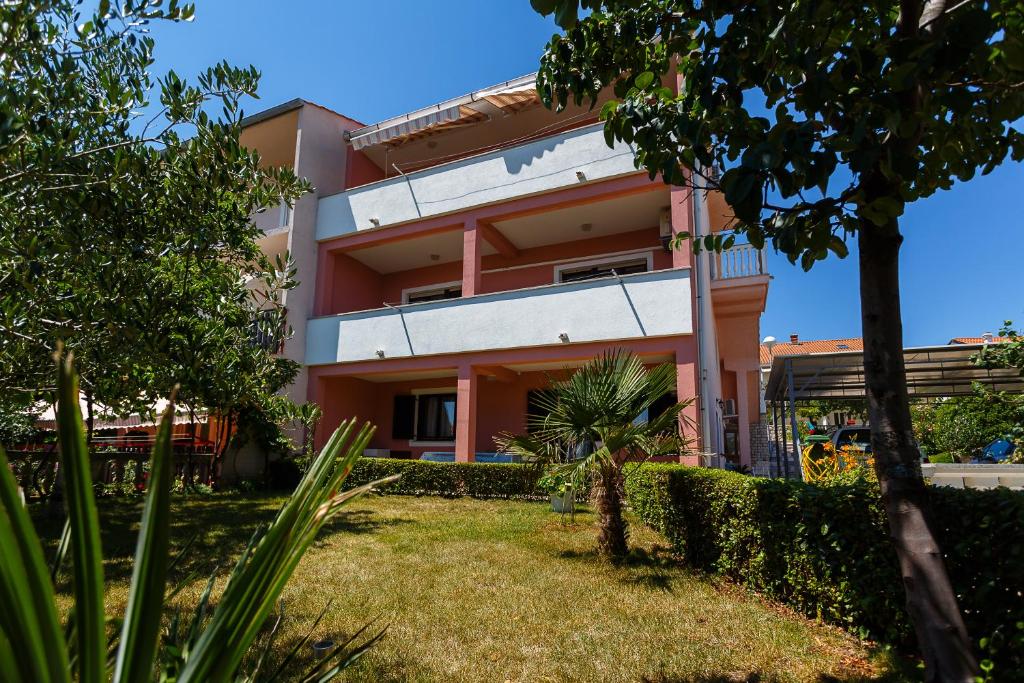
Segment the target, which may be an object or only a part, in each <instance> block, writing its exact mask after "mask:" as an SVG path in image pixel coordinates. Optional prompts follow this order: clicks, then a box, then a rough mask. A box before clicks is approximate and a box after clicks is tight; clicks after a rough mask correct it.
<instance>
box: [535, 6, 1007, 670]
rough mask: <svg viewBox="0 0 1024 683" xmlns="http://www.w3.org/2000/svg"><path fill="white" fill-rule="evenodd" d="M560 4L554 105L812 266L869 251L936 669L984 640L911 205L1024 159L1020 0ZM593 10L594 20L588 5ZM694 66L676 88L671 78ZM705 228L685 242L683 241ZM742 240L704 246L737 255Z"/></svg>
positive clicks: (910, 534)
mask: <svg viewBox="0 0 1024 683" xmlns="http://www.w3.org/2000/svg"><path fill="white" fill-rule="evenodd" d="M532 4H533V6H534V8H535V9H536V10H538V11H539V12H541V13H542V14H545V15H547V14H552V13H553V14H554V15H555V19H556V21H557V22H558V24H559V25H560V26H561V27H562V28H563V29H565V34H564V35H556V36H554V37H553V38H552V39H551V42H550V43H549V44H548V46H547V50H546V53H545V54H544V56H543V58H542V60H541V64H540V70H539V73H538V79H537V86H538V91H539V93H540V95H541V97H542V99H543V101H544V102H545V103H546V104H547V105H549V106H552V107H562V106H564V105H566V103H567V102H569V101H570V100H573V101H575V102H577V103H583V102H586V101H588V100H589V101H590V102H591V103H592V105H593V104H594V103H595V102H596V98H597V96H598V94H599V93H600V92H602V91H604V90H605V89H606V88H613V89H614V93H615V96H616V99H614V100H612V101H610V102H608V103H607V104H606V105H604V107H603V109H602V111H601V116H602V118H603V120H604V122H605V133H606V138H607V140H608V141H609V143H611V142H612V141H613V140H624V141H626V142H628V143H630V144H632V145H633V146H634V148H635V149H636V150H637V163H638V165H639V166H642V167H643V168H645V169H646V170H648V171H649V172H650V174H651V175H652V177H654V176H657V175H660V176H661V177H662V178H663V179H664V181H665V182H667V183H670V184H673V185H678V186H685V187H690V188H693V189H694V191H720V192H722V193H723V194H724V197H725V200H726V202H727V203H728V205H729V206H730V207H731V209H732V212H733V214H734V220H733V224H732V228H733V230H734V231H735V233H737V234H740V235H745V236H746V237H747V239H749V241H750V242H751V243H752V244H753V245H755V246H757V247H761V246H763V245H765V244H771V245H772V246H773V247H774V248H775V249H776V250H778V251H780V252H782V253H784V254H786V255H787V256H788V257H789V259H790V260H791V261H793V262H799V263H800V264H801V265H802V266H803V268H805V269H809V268H810V267H812V266H813V265H814V263H815V262H817V261H820V260H822V259H825V258H827V257H828V256H829V254H834V255H836V256H838V257H845V256H846V255H847V243H848V241H850V240H856V241H857V244H858V247H859V266H860V293H861V319H862V326H863V337H864V366H865V380H866V398H867V407H868V416H869V418H870V421H871V431H872V446H873V449H874V453H875V467H876V470H877V473H878V479H879V483H880V485H881V490H882V496H883V499H884V503H885V509H886V512H887V515H888V519H889V526H890V531H891V535H892V538H893V541H894V544H895V548H896V553H897V555H898V558H899V564H900V568H901V572H902V575H903V582H904V588H905V590H906V595H907V606H908V610H909V613H910V616H911V619H912V621H913V623H914V626H915V629H916V633H917V636H918V641H919V643H920V647H921V651H922V654H923V657H924V661H925V664H926V667H927V671H928V676H929V678H930V679H931V680H943V681H968V680H972V679H973V676H974V674H975V673H976V672H977V664H976V661H975V657H974V654H973V652H972V647H971V642H970V639H969V637H968V634H967V633H966V629H965V628H964V624H963V619H962V617H961V615H960V611H959V608H958V605H957V601H956V596H955V594H954V592H953V589H952V588H951V586H950V582H949V578H948V575H947V572H946V568H945V566H944V564H943V560H942V554H941V552H940V549H939V547H938V544H937V543H936V540H935V536H934V534H933V533H932V529H931V527H930V525H929V508H928V495H927V489H926V487H925V484H924V481H923V479H922V477H921V470H920V466H919V461H918V452H917V449H916V447H915V445H914V438H913V429H912V425H911V418H910V410H909V406H908V396H907V389H906V381H905V380H906V370H905V366H904V361H903V353H902V350H903V331H902V322H901V316H900V297H899V254H900V248H901V246H902V244H903V241H904V237H903V235H902V234H901V232H900V216H901V215H902V214H903V212H904V209H905V207H906V206H907V204H909V203H912V202H915V201H919V200H921V199H924V198H927V197H929V196H930V195H932V194H934V193H935V192H936V191H938V190H941V189H948V188H950V187H952V186H953V185H954V184H955V183H956V182H958V181H960V182H962V181H967V180H970V179H971V178H973V177H974V176H975V175H976V174H978V173H979V172H980V173H988V172H990V171H992V170H993V169H994V168H995V167H996V166H998V165H999V164H1000V163H1002V162H1003V161H1004V160H1005V159H1006V158H1007V157H1010V158H1012V159H1014V160H1017V161H1019V160H1021V159H1022V158H1024V138H1022V135H1021V132H1020V130H1019V129H1018V128H1017V127H1015V126H1016V124H1015V122H1016V121H1018V120H1019V119H1020V117H1021V116H1022V115H1024V6H1022V5H1021V4H1020V2H1019V1H1018V0H979V1H977V2H958V1H956V0H900V1H897V0H892V1H889V2H878V1H876V0H858V1H853V0H849V1H840V0H824V1H816V2H806V1H797V2H773V1H772V0H750V1H748V2H693V1H691V0H532ZM581 8H582V9H583V10H587V12H585V13H584V16H583V17H582V18H580V9H581ZM675 77H678V79H679V83H680V87H678V88H677V87H673V86H675V85H676V83H675V82H674V80H673V79H674V78H675ZM684 237H689V236H684ZM730 239H733V238H730V237H726V238H723V236H721V235H717V236H712V237H707V238H706V239H704V240H702V244H700V245H697V246H698V247H703V248H721V247H722V246H723V244H727V243H729V242H727V241H728V240H730Z"/></svg>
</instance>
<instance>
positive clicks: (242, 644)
mask: <svg viewBox="0 0 1024 683" xmlns="http://www.w3.org/2000/svg"><path fill="white" fill-rule="evenodd" d="M373 432H374V428H373V427H372V426H371V425H369V424H365V425H363V426H362V427H361V428H359V429H357V428H356V421H355V420H354V419H352V420H349V421H347V422H344V423H342V425H341V426H340V427H339V428H338V430H337V431H336V432H335V433H334V434H333V435H332V436H331V438H330V440H329V441H328V443H327V445H326V446H324V449H323V450H322V451H321V452H320V454H319V455H318V456H317V458H316V459H315V460H314V461H313V463H312V465H311V466H310V468H309V471H307V472H306V475H305V476H304V477H303V479H302V481H301V482H300V483H299V486H298V487H297V488H296V489H295V492H294V493H293V494H292V496H291V498H289V500H288V501H287V502H286V503H285V504H284V506H282V508H281V510H280V512H279V513H278V515H277V517H276V519H275V520H274V522H273V523H272V524H271V525H270V527H269V528H268V529H267V530H266V532H265V533H264V534H263V535H262V537H261V538H260V539H259V541H258V543H256V544H255V546H253V547H251V548H250V549H249V550H248V551H247V552H246V553H244V554H243V557H242V560H241V561H240V562H239V564H238V566H237V567H236V569H235V571H234V572H233V573H232V575H231V577H230V578H229V579H228V584H227V586H226V587H225V589H224V593H223V595H222V596H221V599H220V602H219V603H218V605H217V608H216V609H215V610H214V612H213V616H212V617H211V619H210V622H209V624H208V625H207V626H206V628H204V629H203V632H202V634H201V635H200V636H199V637H198V639H197V640H196V641H195V643H194V644H190V646H189V647H188V652H187V655H186V658H185V659H186V661H185V665H184V667H183V668H182V670H181V673H180V674H179V675H178V679H177V680H178V682H179V683H191V682H193V681H195V682H199V681H202V682H204V683H205V682H207V681H210V682H214V683H215V682H218V681H225V682H226V681H230V680H232V679H233V678H234V676H235V673H236V671H237V670H238V667H239V665H240V664H241V661H242V658H243V657H244V656H245V653H246V652H247V651H248V649H249V646H250V645H251V644H252V642H253V640H255V638H256V636H257V634H258V633H259V630H260V629H261V628H262V627H263V625H264V623H265V622H266V621H267V618H268V617H269V616H270V613H271V610H272V609H273V606H274V604H275V603H276V602H277V599H278V597H279V596H280V594H281V591H282V590H283V589H284V586H285V584H286V583H287V581H288V579H289V577H290V576H291V574H292V572H293V571H294V570H295V567H296V565H297V564H298V563H299V560H301V559H302V556H303V554H304V553H305V552H306V550H307V549H308V548H309V546H310V545H311V544H312V542H313V539H314V538H315V537H316V535H317V533H318V532H319V531H320V529H321V528H322V527H323V525H324V524H326V523H327V522H328V521H330V520H331V519H332V518H333V517H334V516H335V515H337V513H338V512H339V511H340V508H341V506H342V505H343V504H344V503H345V502H347V501H349V500H351V499H352V498H354V497H356V496H358V495H361V494H362V493H364V492H366V491H368V490H369V489H370V488H371V487H373V486H380V485H382V484H386V483H389V482H391V481H393V480H394V479H396V477H392V478H389V479H386V480H381V481H379V482H374V483H373V484H370V485H367V486H362V487H359V488H357V489H352V490H351V491H345V492H341V490H340V489H341V482H342V481H343V480H344V479H345V477H347V476H348V474H349V472H351V470H352V467H353V466H354V465H355V462H356V460H357V459H358V458H359V456H360V455H362V452H363V449H365V447H366V444H367V443H369V441H370V438H371V437H372V436H373Z"/></svg>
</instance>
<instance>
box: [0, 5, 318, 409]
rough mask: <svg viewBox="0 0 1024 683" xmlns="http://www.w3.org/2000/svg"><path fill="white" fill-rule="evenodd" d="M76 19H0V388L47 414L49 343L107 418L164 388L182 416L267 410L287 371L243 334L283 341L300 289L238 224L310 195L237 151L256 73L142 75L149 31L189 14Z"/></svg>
mask: <svg viewBox="0 0 1024 683" xmlns="http://www.w3.org/2000/svg"><path fill="white" fill-rule="evenodd" d="M81 7H82V6H81V5H80V3H76V2H73V1H72V0H32V1H30V2H21V3H6V4H4V5H3V6H0V74H2V78H0V383H2V384H3V385H4V387H5V388H7V389H8V390H13V391H14V392H17V393H18V394H19V396H20V397H21V398H20V399H19V400H20V403H21V406H22V407H26V406H30V405H31V404H32V403H33V402H34V401H35V400H36V399H38V398H43V399H44V400H46V401H50V400H51V399H52V393H51V392H52V389H53V386H52V382H51V381H50V377H51V374H50V372H49V368H48V367H47V365H46V363H45V362H44V361H45V359H46V358H48V357H49V355H50V354H49V352H50V351H52V350H53V348H54V345H55V344H56V342H57V341H58V340H62V341H63V343H64V345H65V347H66V348H67V349H68V350H70V351H73V352H74V353H75V355H76V358H77V359H78V367H79V369H80V372H81V378H82V385H83V389H84V391H85V393H86V395H87V396H89V397H90V398H91V399H93V400H95V401H97V402H99V403H102V404H103V405H105V406H107V407H109V408H111V409H112V410H113V411H115V412H117V413H120V414H124V413H128V412H134V411H137V410H140V409H142V408H145V407H148V406H151V405H152V404H153V402H154V401H155V400H156V399H157V398H160V397H164V396H166V395H168V394H169V393H170V389H171V387H173V386H174V385H175V384H180V385H181V390H180V394H179V398H180V400H181V402H182V403H183V404H185V405H188V406H190V407H192V408H206V409H210V410H217V409H223V408H225V407H234V406H238V405H243V406H244V405H253V404H255V403H259V402H261V401H264V400H265V399H266V397H268V396H270V395H272V394H273V392H275V391H277V390H278V389H279V388H280V387H281V386H283V385H285V384H287V383H288V382H289V381H290V380H291V378H292V376H294V373H295V371H296V369H297V368H296V367H295V365H294V364H293V363H291V362H290V361H287V360H284V359H282V358H278V357H275V356H273V355H272V354H271V353H268V350H267V349H265V348H260V347H259V346H257V345H254V344H253V343H252V341H251V339H252V333H253V331H254V329H256V328H257V327H259V326H264V327H267V328H270V329H273V330H275V331H278V332H281V331H283V330H282V329H281V328H282V327H283V320H284V308H283V304H282V302H281V292H282V291H283V290H285V289H287V288H289V287H291V286H294V279H295V275H296V273H295V272H294V269H292V268H291V266H290V265H289V264H288V263H287V262H286V261H281V262H278V263H271V262H270V261H268V260H267V258H266V257H265V256H264V255H263V254H262V252H261V251H260V249H259V246H258V245H257V238H258V237H259V236H260V233H259V231H258V229H257V228H255V227H254V226H253V225H252V221H251V215H252V214H253V212H255V211H257V210H260V209H261V208H263V207H267V206H272V205H276V204H277V203H278V202H279V201H281V200H282V199H284V200H286V201H291V200H292V199H294V198H296V197H297V196H299V195H300V194H301V193H302V192H303V191H305V190H306V189H307V187H308V186H307V184H306V183H305V182H304V181H301V180H299V179H298V178H296V177H295V175H294V173H293V172H292V170H290V169H279V168H267V167H265V165H264V164H262V163H261V160H260V157H259V155H258V154H257V153H255V152H253V151H251V150H248V149H245V148H243V147H242V146H241V144H240V143H239V134H240V132H241V126H240V122H241V120H242V118H243V112H242V108H241V102H242V100H243V98H245V97H253V96H255V95H256V87H257V83H258V80H259V74H258V73H257V71H256V70H255V69H254V68H252V67H249V68H244V69H239V68H234V67H231V66H229V65H227V64H225V63H221V64H217V65H215V66H213V67H211V68H209V69H207V70H206V71H204V72H202V73H201V74H199V76H198V77H197V78H196V81H195V83H189V82H187V81H185V80H184V79H182V78H181V77H179V76H178V75H177V74H175V73H174V72H173V71H172V72H169V73H167V74H166V75H165V76H163V77H161V78H159V79H158V78H156V77H154V76H153V75H152V74H151V73H150V69H151V67H152V64H153V51H154V47H155V46H154V41H153V38H152V37H151V36H150V35H149V33H148V26H149V24H151V23H152V22H154V21H182V20H188V19H191V17H192V14H193V8H192V6H191V5H179V4H178V3H177V2H176V1H173V2H169V3H167V4H166V6H165V4H164V3H163V2H160V1H143V0H129V1H128V2H125V3H119V6H115V5H114V4H112V3H109V2H106V1H103V2H99V3H98V4H97V6H96V12H95V13H93V14H83V13H82V9H81ZM211 112H214V113H211ZM40 392H42V393H40Z"/></svg>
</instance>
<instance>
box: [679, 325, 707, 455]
mask: <svg viewBox="0 0 1024 683" xmlns="http://www.w3.org/2000/svg"><path fill="white" fill-rule="evenodd" d="M698 372H700V370H699V368H698V364H697V339H696V337H694V336H693V335H688V336H686V337H682V338H680V340H679V343H678V345H677V346H676V395H677V396H678V398H679V400H680V401H687V400H690V399H693V401H692V402H691V403H690V405H688V406H687V407H686V408H684V409H683V411H682V412H681V413H680V414H679V431H680V433H681V434H682V435H683V436H684V437H685V438H686V439H687V440H688V441H689V446H690V450H691V451H692V452H693V453H694V455H695V454H696V453H697V452H699V451H700V449H701V448H702V443H701V442H702V436H701V433H700V395H699V388H698V387H699V386H700V385H699V383H698V376H697V373H698ZM681 461H682V462H685V463H686V464H688V465H696V464H697V459H696V458H695V457H692V456H691V457H689V458H687V457H685V456H684V457H683V458H681Z"/></svg>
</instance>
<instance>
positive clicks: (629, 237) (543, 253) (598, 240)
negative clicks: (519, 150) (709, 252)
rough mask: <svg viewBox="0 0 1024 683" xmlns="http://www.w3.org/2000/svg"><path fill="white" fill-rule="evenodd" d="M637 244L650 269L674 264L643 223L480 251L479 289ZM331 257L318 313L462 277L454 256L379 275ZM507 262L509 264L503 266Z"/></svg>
mask: <svg viewBox="0 0 1024 683" xmlns="http://www.w3.org/2000/svg"><path fill="white" fill-rule="evenodd" d="M636 249H649V250H650V251H651V252H652V253H653V267H654V269H655V270H661V269H664V268H672V267H673V255H672V254H669V253H666V252H665V251H664V250H663V249H662V248H661V242H660V241H659V237H658V228H657V227H652V228H644V229H643V230H634V231H631V232H624V233H618V234H615V235H607V236H603V237H595V238H592V239H580V240H575V241H572V242H563V243H561V244H553V245H547V246H543V247H535V248H533V249H524V250H522V251H520V252H519V255H518V256H514V257H511V258H509V257H505V256H501V255H499V254H493V255H489V256H483V257H482V258H481V264H482V271H481V288H480V293H482V294H486V293H491V292H502V291H507V290H513V289H522V288H525V287H537V286H540V285H549V284H551V283H553V282H554V269H555V264H553V263H551V262H552V261H561V260H564V259H568V258H573V259H586V258H588V257H594V258H598V257H600V256H601V255H604V254H614V253H618V252H623V251H632V250H636ZM330 258H331V259H333V261H332V268H331V269H330V270H331V273H330V275H329V278H328V279H329V280H330V286H329V291H330V296H329V298H327V300H325V301H324V308H323V310H320V311H318V312H317V315H334V314H338V313H351V312H353V311H361V310H367V309H374V308H380V307H381V306H382V302H384V301H387V302H388V303H399V302H401V301H402V292H403V290H406V289H412V288H415V287H426V286H429V285H436V284H441V283H446V282H456V281H459V280H462V279H463V264H462V262H459V261H453V262H449V263H439V264H437V265H433V266H426V267H423V268H415V269H412V270H403V271H399V272H397V273H387V274H385V275H381V274H379V273H377V272H376V271H375V270H373V269H372V268H369V267H368V266H365V265H363V264H362V263H361V262H359V261H358V260H357V259H355V258H353V257H352V256H351V255H348V254H345V253H335V254H332V255H331V256H330ZM531 264H535V265H531ZM508 268H512V270H507V269H508ZM464 294H465V292H464Z"/></svg>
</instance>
